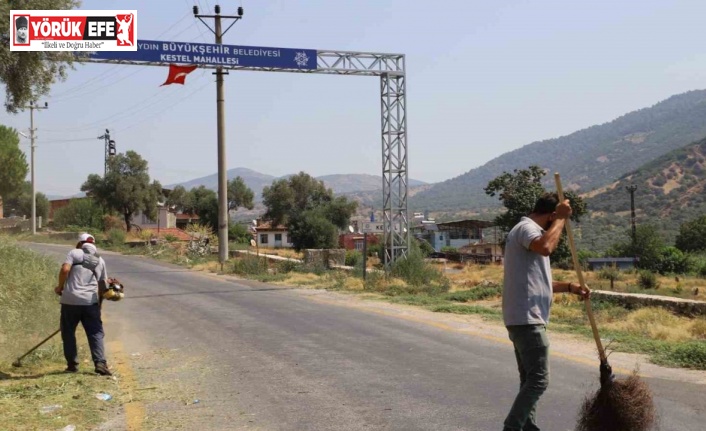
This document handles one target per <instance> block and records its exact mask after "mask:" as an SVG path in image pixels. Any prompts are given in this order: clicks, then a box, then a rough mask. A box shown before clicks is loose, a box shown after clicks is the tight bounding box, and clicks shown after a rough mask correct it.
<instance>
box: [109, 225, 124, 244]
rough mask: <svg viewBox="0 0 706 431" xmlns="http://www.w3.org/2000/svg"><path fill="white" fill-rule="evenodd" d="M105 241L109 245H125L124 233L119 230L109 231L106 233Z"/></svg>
mask: <svg viewBox="0 0 706 431" xmlns="http://www.w3.org/2000/svg"><path fill="white" fill-rule="evenodd" d="M106 241H107V242H108V244H110V245H123V244H125V231H123V230H121V229H111V230H109V231H108V234H107V238H106Z"/></svg>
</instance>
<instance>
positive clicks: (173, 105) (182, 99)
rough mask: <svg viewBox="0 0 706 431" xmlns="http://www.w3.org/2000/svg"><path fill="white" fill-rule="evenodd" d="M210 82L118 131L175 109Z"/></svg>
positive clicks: (119, 130)
mask: <svg viewBox="0 0 706 431" xmlns="http://www.w3.org/2000/svg"><path fill="white" fill-rule="evenodd" d="M208 84H210V82H209V81H206V82H205V83H204V84H203V85H202V86H200V87H198V88H197V89H195V90H194V91H192V92H191V93H189V94H187V95H186V96H184V97H182V98H181V99H179V100H178V101H177V102H176V103H173V104H172V105H170V106H168V107H167V108H165V109H163V110H161V111H159V112H157V113H156V114H154V115H152V116H148V117H145V118H143V119H142V120H140V121H138V122H137V123H134V124H132V125H130V126H127V127H123V128H122V129H118V130H117V131H118V132H122V131H125V130H128V129H132V128H133V127H135V126H137V125H139V124H142V123H144V122H146V121H148V120H151V119H153V118H155V117H158V116H160V115H162V114H164V113H165V112H167V111H169V110H170V109H173V108H174V107H175V106H177V105H179V104H180V103H182V102H184V101H185V100H186V99H188V98H190V97H191V96H193V95H194V94H196V93H197V92H199V91H201V90H202V89H203V88H205V87H206V86H207V85H208Z"/></svg>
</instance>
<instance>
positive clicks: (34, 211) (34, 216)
mask: <svg viewBox="0 0 706 431" xmlns="http://www.w3.org/2000/svg"><path fill="white" fill-rule="evenodd" d="M48 108H49V104H47V102H44V106H35V104H34V102H29V106H25V109H29V136H30V140H31V141H32V144H31V156H30V159H31V161H30V165H31V170H32V174H31V175H32V223H31V224H32V235H36V234H37V187H36V184H35V182H34V149H35V147H36V145H34V140H35V139H36V136H35V134H34V132H35V131H36V130H37V129H35V128H34V110H35V109H48Z"/></svg>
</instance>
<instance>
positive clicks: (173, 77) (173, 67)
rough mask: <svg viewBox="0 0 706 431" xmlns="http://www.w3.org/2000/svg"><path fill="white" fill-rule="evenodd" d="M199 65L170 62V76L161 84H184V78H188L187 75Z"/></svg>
mask: <svg viewBox="0 0 706 431" xmlns="http://www.w3.org/2000/svg"><path fill="white" fill-rule="evenodd" d="M197 67H198V66H195V65H194V66H179V65H178V64H170V65H169V76H168V77H167V80H166V81H164V84H162V85H160V87H161V86H163V85H169V84H181V85H184V80H186V75H188V74H190V73H191V72H193V71H194V69H196V68H197Z"/></svg>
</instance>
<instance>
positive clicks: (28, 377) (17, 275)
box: [0, 236, 121, 430]
mask: <svg viewBox="0 0 706 431" xmlns="http://www.w3.org/2000/svg"><path fill="white" fill-rule="evenodd" d="M0 262H2V269H1V270H0V430H6V429H7V430H10V429H12V430H54V429H62V428H64V427H66V426H67V425H75V426H76V429H93V428H95V426H96V425H98V424H99V423H100V422H101V418H102V417H103V416H104V415H105V414H106V412H108V411H109V410H112V409H114V408H115V407H114V406H113V405H114V404H116V401H112V402H105V401H99V400H97V399H96V398H95V394H96V393H98V392H103V391H104V392H108V393H110V394H111V395H113V396H114V397H118V396H121V393H120V391H119V388H118V386H117V382H116V381H114V380H110V379H106V378H102V377H99V376H97V375H96V374H94V373H93V366H92V363H91V364H90V366H89V365H88V364H87V362H88V363H90V353H89V350H88V348H87V345H86V341H85V340H86V336H85V333H84V332H83V330H81V329H79V330H77V333H76V337H77V340H78V341H79V355H80V356H79V360H80V361H81V362H82V364H81V367H82V371H81V372H80V373H78V374H65V373H63V370H64V368H65V367H66V364H65V363H64V358H63V354H62V346H61V339H60V337H59V336H58V335H57V336H56V337H55V338H53V339H52V340H51V341H49V342H47V343H46V344H45V345H44V346H42V347H40V348H39V349H37V350H36V351H35V352H34V353H32V354H31V355H29V356H28V357H26V358H25V359H23V361H22V367H21V368H14V367H12V366H11V362H12V361H13V360H14V359H16V358H17V357H19V356H20V355H22V354H23V353H24V352H26V351H27V350H29V349H30V348H31V347H32V346H34V345H35V344H36V343H38V342H39V341H41V340H42V339H43V338H45V337H46V336H47V335H49V334H51V333H52V332H54V331H55V330H56V329H57V328H58V326H59V310H60V306H59V300H58V297H57V296H56V295H55V294H54V292H53V287H54V286H55V285H56V283H57V273H58V269H59V265H58V263H57V262H55V261H53V260H51V259H49V258H47V257H44V256H41V255H39V254H38V253H35V252H33V251H30V250H29V249H27V248H24V247H21V246H19V245H18V244H17V243H16V242H15V241H14V240H13V239H11V238H9V237H7V236H0ZM53 405H60V406H61V407H60V408H57V409H56V410H54V411H52V412H48V413H41V411H40V409H41V408H42V407H46V406H53Z"/></svg>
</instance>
